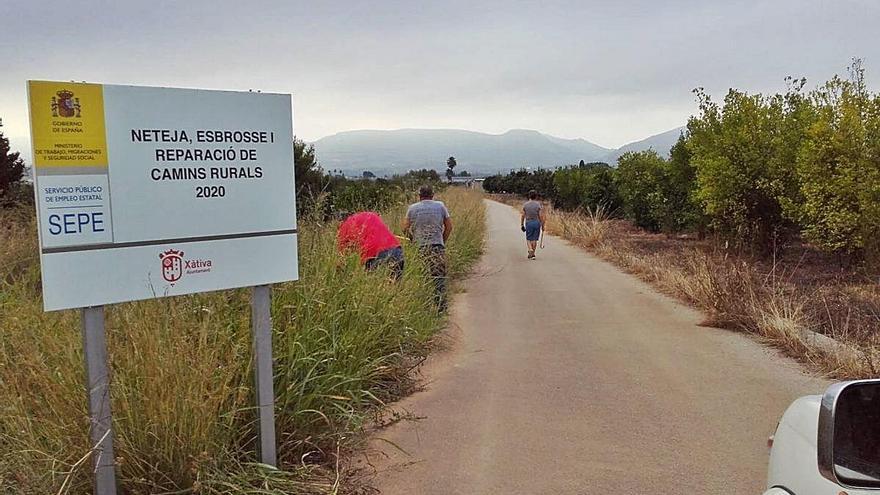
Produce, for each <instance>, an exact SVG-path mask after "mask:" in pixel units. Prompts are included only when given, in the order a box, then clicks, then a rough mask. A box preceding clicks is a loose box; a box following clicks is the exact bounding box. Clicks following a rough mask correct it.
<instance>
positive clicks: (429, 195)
mask: <svg viewBox="0 0 880 495" xmlns="http://www.w3.org/2000/svg"><path fill="white" fill-rule="evenodd" d="M419 199H434V188H433V187H431V186H429V185H427V184H425V185H424V186H422V187H420V188H419Z"/></svg>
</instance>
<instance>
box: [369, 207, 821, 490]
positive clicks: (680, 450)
mask: <svg viewBox="0 0 880 495" xmlns="http://www.w3.org/2000/svg"><path fill="white" fill-rule="evenodd" d="M487 208H488V212H487V213H488V230H489V232H488V243H487V246H486V254H485V256H484V258H483V260H482V262H481V265H480V267H479V268H478V274H477V275H475V276H474V277H473V278H471V279H470V280H469V281H467V282H466V284H465V290H466V292H465V293H463V294H459V295H458V296H457V299H456V301H455V304H454V307H453V313H452V324H453V327H454V330H453V331H452V334H453V336H454V337H455V342H454V343H453V344H452V348H451V350H449V351H445V352H444V353H441V354H440V355H438V356H437V357H436V358H434V359H433V361H432V362H431V363H430V364H429V365H428V366H427V368H426V370H425V374H426V377H425V378H426V380H428V383H427V385H426V390H425V391H423V392H419V393H417V394H415V395H413V396H411V397H410V398H408V399H406V400H404V401H403V402H401V403H400V404H399V405H398V408H402V409H406V410H408V411H409V412H411V413H412V414H414V415H416V416H420V417H422V419H421V420H420V421H404V422H400V423H397V424H396V425H394V426H392V427H390V428H388V429H386V430H383V431H382V432H380V433H379V434H378V436H379V437H381V438H382V439H385V440H388V441H390V442H393V443H394V444H396V445H398V446H399V447H401V448H402V449H404V450H405V451H407V454H404V453H401V452H400V451H398V450H397V449H395V448H393V447H391V446H390V445H389V444H387V443H385V442H383V441H376V442H374V445H375V446H376V448H377V449H380V450H382V451H384V452H385V454H387V457H386V456H385V455H371V456H370V459H371V461H372V462H373V463H374V464H375V465H376V467H377V469H378V470H379V474H378V478H377V484H378V486H379V488H380V489H381V491H382V493H384V494H388V495H393V494H401V495H403V494H407V495H410V494H437V495H441V494H442V495H451V494H469V495H470V494H530V495H531V494H602V495H607V494H612V493H613V494H664V495H665V494H689V495H693V494H751V493H754V494H760V493H762V492H763V486H764V483H765V481H766V474H767V472H766V470H767V468H766V465H767V446H766V442H767V436H768V434H770V433H771V431H772V430H773V428H774V427H775V425H776V421H777V420H778V419H779V416H780V415H781V414H782V412H783V411H784V409H785V407H787V406H788V404H789V403H790V402H791V401H792V400H793V399H794V398H795V397H798V396H800V395H803V394H808V393H820V392H821V391H822V390H824V387H825V386H826V384H827V382H825V381H824V380H821V379H818V378H815V377H811V376H809V375H807V374H805V373H804V372H803V371H802V370H801V368H800V367H799V366H798V365H796V364H794V363H793V362H791V361H789V360H787V359H784V358H781V357H780V356H779V355H778V354H777V353H776V352H774V351H772V350H768V349H766V348H763V347H762V346H760V345H759V344H757V343H755V342H754V341H753V340H751V339H749V338H748V337H745V336H743V335H740V334H737V333H733V332H729V331H724V330H716V329H711V328H705V327H700V326H697V324H698V323H699V322H700V320H701V316H700V314H698V313H697V312H695V311H693V310H690V309H688V308H686V307H684V306H682V305H680V304H677V303H675V302H673V301H672V300H670V299H669V298H667V297H664V296H662V295H659V294H657V293H656V292H654V291H652V290H651V289H650V288H649V287H648V286H646V285H645V284H643V283H641V282H640V281H638V280H637V279H635V278H634V277H632V276H629V275H626V274H623V273H621V272H620V271H618V270H616V269H615V268H614V267H612V266H611V265H609V264H606V263H604V262H601V261H598V260H597V259H596V258H593V257H591V256H589V255H588V254H586V253H584V252H583V251H581V250H579V249H577V248H574V247H571V246H569V245H567V244H566V243H564V242H563V241H561V240H558V239H556V238H549V239H548V241H547V248H546V249H545V250H543V251H540V250H539V253H538V260H536V261H527V260H526V259H525V254H526V253H525V246H524V245H525V242H524V240H523V237H522V234H521V232H520V231H519V218H518V214H517V212H516V211H515V210H514V209H512V208H510V207H508V206H504V205H501V204H498V203H494V202H488V203H487Z"/></svg>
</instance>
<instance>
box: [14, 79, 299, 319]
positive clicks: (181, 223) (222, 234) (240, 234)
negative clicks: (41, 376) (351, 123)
mask: <svg viewBox="0 0 880 495" xmlns="http://www.w3.org/2000/svg"><path fill="white" fill-rule="evenodd" d="M28 96H29V100H30V118H31V135H32V139H33V147H34V171H35V174H34V175H35V181H36V183H35V190H36V191H35V194H36V200H37V213H38V218H39V222H38V223H39V231H40V249H41V263H42V277H43V304H44V307H45V309H46V310H47V311H48V310H57V309H66V308H79V307H86V306H96V305H102V304H110V303H118V302H123V301H132V300H138V299H148V298H153V297H161V296H170V295H180V294H189V293H194V292H203V291H211V290H219V289H229V288H234V287H246V286H252V285H262V284H270V283H276V282H282V281H288V280H296V279H297V277H298V266H297V242H296V241H297V234H296V206H295V200H296V199H295V193H294V177H293V150H292V147H293V123H292V115H291V101H290V95H284V94H267V93H251V92H247V93H243V92H228V91H205V90H192V89H170V88H150V87H137V86H111V85H99V84H83V83H62V82H46V81H29V83H28Z"/></svg>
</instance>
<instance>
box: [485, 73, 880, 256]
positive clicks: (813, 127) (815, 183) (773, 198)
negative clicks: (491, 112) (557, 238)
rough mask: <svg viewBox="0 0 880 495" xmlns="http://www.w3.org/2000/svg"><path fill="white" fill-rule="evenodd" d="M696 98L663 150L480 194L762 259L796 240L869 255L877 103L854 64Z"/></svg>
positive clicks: (877, 211)
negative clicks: (828, 74)
mask: <svg viewBox="0 0 880 495" xmlns="http://www.w3.org/2000/svg"><path fill="white" fill-rule="evenodd" d="M786 81H787V86H788V87H787V90H786V91H785V92H784V93H777V94H772V95H764V94H749V93H746V92H744V91H740V90H737V89H731V90H729V92H728V93H727V95H726V96H725V97H724V100H723V103H721V104H719V103H718V102H716V101H714V100H713V99H712V98H711V97H710V96H709V95H708V94H707V93H706V92H705V91H703V90H702V89H701V88H698V89H696V90H695V91H694V92H695V94H696V99H697V103H698V105H699V112H698V114H697V115H695V116H692V117H691V118H690V119H689V121H688V125H687V130H686V132H684V133H683V134H682V135H681V137H680V138H679V140H678V142H677V143H676V144H675V145H674V146H673V147H672V149H671V150H670V154H669V157H668V158H666V157H664V156H661V155H660V154H658V153H657V152H656V151H654V150H647V151H640V152H629V153H626V154H624V155H623V156H621V157H620V158H619V160H618V163H617V167H616V168H613V167H610V166H608V165H607V164H604V163H587V164H585V163H583V162H581V163H580V164H578V165H572V166H567V167H562V168H559V169H556V170H536V171H525V170H520V171H516V172H512V173H510V174H508V175H496V176H493V177H490V178H487V179H486V181H485V182H484V188H485V189H486V190H487V191H489V192H511V193H518V194H523V193H525V192H526V191H528V190H530V189H535V190H537V191H538V192H539V193H540V194H541V195H542V196H543V197H544V198H546V199H549V200H551V201H552V202H553V204H554V205H555V206H557V207H559V208H565V209H577V208H597V207H599V206H602V207H604V208H606V209H609V210H612V211H614V212H617V213H618V214H619V215H620V216H623V217H626V218H628V219H630V220H632V221H633V222H634V223H636V224H637V225H639V226H640V227H643V228H645V229H648V230H651V231H655V232H667V233H680V232H687V231H699V232H708V233H712V234H714V235H717V236H718V237H720V238H722V239H724V240H726V241H728V242H731V243H734V244H735V245H738V246H740V247H743V248H748V249H752V250H756V251H765V252H767V251H769V250H771V249H773V248H775V247H778V246H781V245H784V244H785V243H786V242H788V241H790V240H792V239H794V238H796V237H798V236H800V237H801V238H803V239H804V240H806V241H808V242H810V243H811V244H813V245H814V246H816V247H817V248H819V249H821V250H823V251H826V252H829V253H836V254H841V255H845V256H849V257H855V258H864V257H866V256H871V255H874V256H876V255H877V254H880V236H878V234H880V95H878V94H877V93H872V92H870V91H868V89H867V87H866V84H865V75H864V69H863V67H862V64H861V61H859V60H855V61H854V62H853V63H852V65H851V66H850V67H849V75H848V77H839V76H835V77H834V78H832V79H831V80H829V81H827V82H825V83H824V84H822V85H821V86H819V87H818V88H816V89H814V90H811V91H805V90H804V86H805V80H804V79H792V78H787V79H786Z"/></svg>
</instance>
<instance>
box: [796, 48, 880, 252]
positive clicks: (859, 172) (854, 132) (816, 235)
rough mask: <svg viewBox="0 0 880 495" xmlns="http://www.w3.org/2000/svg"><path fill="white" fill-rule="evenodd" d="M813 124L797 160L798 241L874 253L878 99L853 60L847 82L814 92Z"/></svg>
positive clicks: (878, 218)
mask: <svg viewBox="0 0 880 495" xmlns="http://www.w3.org/2000/svg"><path fill="white" fill-rule="evenodd" d="M812 97H813V101H814V103H815V106H816V109H817V117H816V119H815V122H814V123H813V124H812V125H811V126H810V127H809V129H808V130H807V138H806V142H805V143H804V145H803V146H802V148H801V150H800V153H799V154H798V160H797V174H798V177H799V179H800V182H801V193H802V196H803V201H802V203H801V204H800V209H799V212H800V220H801V222H802V224H803V233H804V237H805V238H806V239H807V240H809V241H811V242H812V243H813V244H815V245H816V246H818V247H820V248H821V249H823V250H825V251H829V252H836V253H841V254H847V255H853V254H859V253H863V252H864V250H865V249H866V248H869V249H871V250H872V251H875V252H876V251H877V239H878V235H880V96H878V95H873V96H872V95H871V94H869V92H868V90H867V88H866V86H865V78H864V70H863V69H862V67H861V62H860V61H858V60H856V61H854V62H853V65H852V66H851V67H850V78H849V79H841V78H840V77H837V76H835V77H834V78H833V79H832V80H831V81H829V82H827V83H826V84H825V85H824V86H822V87H821V88H819V89H818V90H816V91H814V92H813V94H812Z"/></svg>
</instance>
